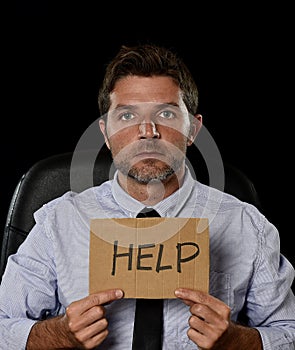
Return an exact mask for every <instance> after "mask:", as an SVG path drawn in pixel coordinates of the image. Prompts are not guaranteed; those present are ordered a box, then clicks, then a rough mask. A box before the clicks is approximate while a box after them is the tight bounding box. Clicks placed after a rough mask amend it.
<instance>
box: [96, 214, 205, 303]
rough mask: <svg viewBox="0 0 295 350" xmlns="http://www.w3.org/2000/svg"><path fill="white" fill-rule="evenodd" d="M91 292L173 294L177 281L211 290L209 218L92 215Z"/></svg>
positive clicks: (179, 284)
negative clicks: (101, 216)
mask: <svg viewBox="0 0 295 350" xmlns="http://www.w3.org/2000/svg"><path fill="white" fill-rule="evenodd" d="M89 249H90V251H89V293H90V294H93V293H96V292H99V291H103V290H107V289H112V288H120V289H122V290H123V291H124V295H125V298H149V299H154V298H155V299H159V298H160V299H162V298H165V299H166V298H175V295H174V291H175V289H176V288H178V287H184V288H191V289H197V290H201V291H205V292H208V289H209V263H210V262H209V227H208V219H205V218H140V219H138V218H132V219H130V218H122V219H93V220H91V226H90V248H89Z"/></svg>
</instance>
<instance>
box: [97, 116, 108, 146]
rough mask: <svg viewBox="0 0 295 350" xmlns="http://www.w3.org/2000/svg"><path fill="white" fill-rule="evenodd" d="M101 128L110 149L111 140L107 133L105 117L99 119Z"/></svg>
mask: <svg viewBox="0 0 295 350" xmlns="http://www.w3.org/2000/svg"><path fill="white" fill-rule="evenodd" d="M99 128H100V131H101V132H102V134H103V137H104V141H105V143H106V145H107V147H108V149H110V142H109V138H108V135H107V130H106V129H107V128H106V123H105V121H104V120H103V119H99Z"/></svg>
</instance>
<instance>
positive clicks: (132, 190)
mask: <svg viewBox="0 0 295 350" xmlns="http://www.w3.org/2000/svg"><path fill="white" fill-rule="evenodd" d="M184 173H185V169H184V167H182V168H181V169H179V170H178V171H177V172H175V173H174V174H172V175H171V176H169V178H167V179H165V180H164V181H159V180H152V181H150V182H149V183H148V184H145V183H141V182H138V181H137V180H136V179H134V178H131V177H130V176H126V175H124V174H122V173H121V172H120V171H118V181H119V184H120V186H121V187H122V188H123V189H124V190H125V191H126V192H127V193H128V194H129V195H130V196H131V197H133V198H135V199H136V200H138V201H139V202H142V203H143V204H144V205H146V206H152V205H155V204H157V203H159V202H160V201H162V200H163V199H165V198H166V197H168V196H170V195H171V194H172V193H174V192H175V191H177V190H178V189H179V187H180V186H181V185H182V183H183V179H184Z"/></svg>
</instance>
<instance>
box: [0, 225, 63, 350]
mask: <svg viewBox="0 0 295 350" xmlns="http://www.w3.org/2000/svg"><path fill="white" fill-rule="evenodd" d="M52 252H53V248H52V242H51V240H50V239H49V238H48V237H47V235H46V234H45V232H44V229H43V226H42V225H40V224H36V225H35V226H34V228H33V229H32V231H31V232H30V234H29V235H28V237H27V238H26V240H25V241H24V243H23V244H22V245H21V246H20V247H19V249H18V252H17V253H16V254H14V255H11V256H10V257H9V258H8V262H7V266H6V269H5V272H4V274H3V278H2V282H1V285H0V349H1V350H2V349H3V350H4V349H5V350H7V349H9V350H13V349H17V350H21V349H25V348H26V343H27V338H28V335H29V333H30V330H31V327H32V326H33V325H34V323H35V322H36V321H38V320H43V319H45V318H48V317H54V316H56V315H58V313H59V310H60V304H59V302H58V300H57V298H56V295H57V283H56V275H55V271H54V259H53V256H52V255H51V254H53V253H52ZM40 305H42V308H40Z"/></svg>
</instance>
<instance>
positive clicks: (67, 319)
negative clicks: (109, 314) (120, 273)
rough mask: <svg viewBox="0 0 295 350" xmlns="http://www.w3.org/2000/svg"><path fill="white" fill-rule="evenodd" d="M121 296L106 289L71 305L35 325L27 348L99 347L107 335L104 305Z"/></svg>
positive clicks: (32, 349) (43, 349)
mask: <svg viewBox="0 0 295 350" xmlns="http://www.w3.org/2000/svg"><path fill="white" fill-rule="evenodd" d="M122 297H123V292H122V291H121V290H108V291H104V292H100V293H97V294H92V295H89V296H88V297H86V298H84V299H81V300H79V301H75V302H73V303H72V304H70V305H69V306H68V307H67V309H66V313H65V315H63V316H58V317H55V318H52V319H49V320H46V321H39V322H37V323H35V325H34V326H33V327H32V329H31V332H30V334H29V337H28V342H27V347H26V349H27V350H54V349H61V348H65V349H71V348H80V349H92V348H94V347H96V346H98V345H99V344H101V343H102V342H103V340H104V339H105V338H106V337H107V335H108V330H107V326H108V323H107V320H106V318H105V310H104V307H103V305H104V304H105V303H109V302H112V301H114V300H118V299H121V298H122Z"/></svg>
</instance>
